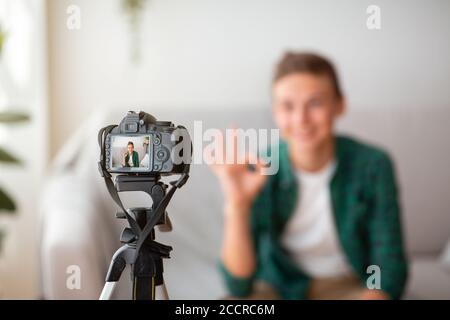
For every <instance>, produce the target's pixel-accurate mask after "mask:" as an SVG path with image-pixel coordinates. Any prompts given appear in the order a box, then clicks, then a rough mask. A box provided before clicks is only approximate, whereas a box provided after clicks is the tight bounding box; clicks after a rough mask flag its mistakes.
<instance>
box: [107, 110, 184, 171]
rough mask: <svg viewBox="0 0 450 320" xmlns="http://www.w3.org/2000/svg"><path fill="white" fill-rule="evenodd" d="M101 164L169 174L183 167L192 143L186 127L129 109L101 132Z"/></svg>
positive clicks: (108, 168)
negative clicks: (120, 119) (107, 128)
mask: <svg viewBox="0 0 450 320" xmlns="http://www.w3.org/2000/svg"><path fill="white" fill-rule="evenodd" d="M103 138H104V141H103V146H104V150H103V152H104V157H103V159H104V166H105V169H106V171H108V172H109V173H133V174H139V175H141V174H142V175H171V174H179V173H183V172H185V171H186V169H187V168H186V166H189V165H190V163H191V155H192V143H191V138H190V136H189V133H188V131H187V130H186V128H184V127H183V126H176V127H175V125H174V124H173V123H172V122H171V121H157V120H156V119H155V118H154V117H153V116H152V115H150V114H148V113H145V112H139V113H136V112H134V111H129V112H128V114H127V115H126V117H125V118H123V119H122V121H121V122H120V124H119V125H118V126H112V127H111V128H110V130H107V131H106V132H105V135H104V136H103Z"/></svg>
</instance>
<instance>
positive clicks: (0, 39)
mask: <svg viewBox="0 0 450 320" xmlns="http://www.w3.org/2000/svg"><path fill="white" fill-rule="evenodd" d="M5 41H6V32H5V31H4V30H3V28H2V25H1V24H0V58H1V56H2V51H3V45H4V44H5Z"/></svg>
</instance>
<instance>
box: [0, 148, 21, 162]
mask: <svg viewBox="0 0 450 320" xmlns="http://www.w3.org/2000/svg"><path fill="white" fill-rule="evenodd" d="M0 162H5V163H10V164H12V163H16V164H20V163H21V161H20V160H19V159H18V158H16V157H15V156H13V155H12V154H10V153H9V152H8V151H6V150H5V149H3V148H1V147H0Z"/></svg>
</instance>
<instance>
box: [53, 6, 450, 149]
mask: <svg viewBox="0 0 450 320" xmlns="http://www.w3.org/2000/svg"><path fill="white" fill-rule="evenodd" d="M48 2H49V10H48V13H49V25H50V27H49V36H50V80H51V96H50V98H51V108H52V109H51V117H52V119H51V130H52V136H51V144H52V151H53V152H55V150H56V149H57V148H59V147H60V146H61V145H62V144H63V142H64V140H65V139H66V138H67V137H68V136H69V135H70V134H71V132H72V131H73V130H74V129H75V128H76V127H77V125H78V123H79V122H80V121H82V120H83V119H85V118H87V117H88V116H89V115H90V114H91V112H92V110H94V109H95V108H99V107H107V108H118V107H119V108H123V109H133V108H138V107H140V106H144V105H145V106H154V105H157V106H164V107H171V108H189V107H195V108H218V107H226V108H241V107H245V106H259V107H261V108H264V107H267V105H268V104H269V103H270V96H269V87H270V77H271V71H272V67H273V64H274V62H275V61H276V59H277V58H278V57H279V56H280V54H281V53H282V52H283V51H284V50H286V49H288V48H292V49H302V50H303V49H313V50H316V51H319V52H322V53H325V54H327V55H328V56H330V57H332V58H333V60H334V61H335V62H336V63H337V65H338V69H339V70H340V72H341V78H342V80H343V85H344V89H345V90H346V92H347V94H348V99H349V105H350V108H429V109H433V108H444V107H448V106H449V104H450V90H448V84H449V82H450V81H449V80H450V60H449V59H448V57H449V56H450V41H449V37H448V30H450V19H449V12H450V2H448V1H445V0H442V1H425V0H422V1H417V0H414V1H387V0H383V1H381V0H377V1H373V0H371V1H362V0H353V1H349V0H348V1H299V0H296V1H289V0H282V1H280V0H266V1H261V0H247V1H239V0H227V1H211V0H189V1H186V0H150V1H149V5H148V6H147V9H146V11H145V14H144V23H143V25H142V34H141V39H142V56H143V60H142V62H141V64H140V65H133V64H132V63H131V62H130V59H129V57H130V47H129V33H128V30H129V29H128V25H127V23H126V19H125V17H124V15H123V14H122V12H121V11H120V1H118V0H114V1H112V0H95V1H88V0H71V1H69V0H49V1H48ZM69 4H76V5H78V6H79V7H80V8H81V18H82V20H81V21H82V25H81V26H82V28H81V30H78V31H70V30H68V29H67V27H66V19H67V16H68V15H67V14H66V9H67V6H68V5H69ZM370 4H376V5H379V6H380V7H381V23H382V24H381V27H382V28H381V30H379V31H369V30H368V29H367V28H366V19H367V14H366V8H367V6H368V5H370Z"/></svg>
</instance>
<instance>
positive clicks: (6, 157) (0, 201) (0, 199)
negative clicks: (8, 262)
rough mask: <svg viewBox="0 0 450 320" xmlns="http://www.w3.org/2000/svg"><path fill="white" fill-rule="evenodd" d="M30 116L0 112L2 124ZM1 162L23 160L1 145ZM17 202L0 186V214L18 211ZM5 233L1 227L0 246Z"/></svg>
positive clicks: (15, 162) (21, 120)
mask: <svg viewBox="0 0 450 320" xmlns="http://www.w3.org/2000/svg"><path fill="white" fill-rule="evenodd" d="M28 120H29V117H28V116H27V115H26V114H23V113H16V112H0V123H1V124H13V123H19V122H25V121H28ZM0 164H2V165H3V164H6V165H19V164H21V161H20V160H19V159H18V158H17V157H15V156H14V155H12V154H11V153H9V152H8V151H6V150H5V149H4V148H3V147H1V146H0ZM16 208H17V206H16V203H15V202H14V200H13V199H12V197H11V196H10V195H9V194H8V193H7V192H6V191H4V189H3V188H2V187H1V186H0V214H5V213H6V214H12V213H14V212H15V211H16ZM4 235H5V233H4V231H3V230H1V229H0V248H1V245H2V239H3V237H4Z"/></svg>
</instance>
